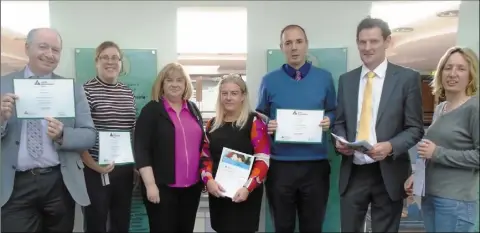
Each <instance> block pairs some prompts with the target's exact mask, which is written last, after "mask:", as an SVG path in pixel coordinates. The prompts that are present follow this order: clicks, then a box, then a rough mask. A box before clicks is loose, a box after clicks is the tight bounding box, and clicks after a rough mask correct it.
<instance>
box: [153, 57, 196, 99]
mask: <svg viewBox="0 0 480 233" xmlns="http://www.w3.org/2000/svg"><path fill="white" fill-rule="evenodd" d="M175 72H178V73H180V74H181V75H182V76H183V78H184V79H185V91H184V92H183V96H182V97H183V99H184V100H189V99H190V98H191V97H192V95H193V85H192V79H191V78H190V75H189V74H188V73H187V72H186V71H185V69H184V68H183V66H182V65H181V64H179V63H176V62H173V63H169V64H167V65H166V66H164V67H163V69H162V70H161V71H160V72H159V73H158V75H157V79H156V80H155V82H154V83H153V87H152V94H151V96H152V100H154V101H157V102H158V101H159V100H160V98H162V96H163V94H164V93H163V84H164V82H165V79H166V78H167V77H170V76H171V75H172V74H173V73H175Z"/></svg>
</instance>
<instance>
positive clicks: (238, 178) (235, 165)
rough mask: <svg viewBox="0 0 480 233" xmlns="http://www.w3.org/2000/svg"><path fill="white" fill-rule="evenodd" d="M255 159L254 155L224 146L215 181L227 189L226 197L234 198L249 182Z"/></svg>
mask: <svg viewBox="0 0 480 233" xmlns="http://www.w3.org/2000/svg"><path fill="white" fill-rule="evenodd" d="M254 161H255V157H254V156H252V155H249V154H245V153H242V152H238V151H235V150H232V149H228V148H225V147H224V148H223V150H222V156H221V158H220V164H219V165H218V170H217V174H216V175H215V181H216V182H217V183H218V184H220V186H222V187H223V188H224V189H225V192H224V193H223V195H224V196H225V197H229V198H233V196H235V193H237V191H238V190H239V189H240V188H242V187H243V186H244V185H245V183H247V181H248V178H249V177H250V171H251V170H252V166H253V162H254Z"/></svg>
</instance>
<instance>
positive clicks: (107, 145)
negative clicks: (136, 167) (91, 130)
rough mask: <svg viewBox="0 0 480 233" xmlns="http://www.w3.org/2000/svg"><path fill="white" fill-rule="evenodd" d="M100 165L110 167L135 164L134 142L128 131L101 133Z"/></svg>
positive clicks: (99, 136)
mask: <svg viewBox="0 0 480 233" xmlns="http://www.w3.org/2000/svg"><path fill="white" fill-rule="evenodd" d="M98 147H99V152H98V154H99V157H98V164H100V165H108V164H111V163H115V164H129V163H134V162H135V160H134V158H133V151H132V141H131V137H130V132H128V131H99V132H98Z"/></svg>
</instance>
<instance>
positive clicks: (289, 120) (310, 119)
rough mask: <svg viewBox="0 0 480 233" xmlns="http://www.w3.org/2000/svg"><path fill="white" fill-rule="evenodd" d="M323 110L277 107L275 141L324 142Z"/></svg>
mask: <svg viewBox="0 0 480 233" xmlns="http://www.w3.org/2000/svg"><path fill="white" fill-rule="evenodd" d="M323 113H324V111H323V110H291V109H277V124H278V126H277V130H276V132H275V141H276V142H281V143H322V135H323V129H322V127H320V122H321V121H322V120H323Z"/></svg>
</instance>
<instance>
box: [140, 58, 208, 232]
mask: <svg viewBox="0 0 480 233" xmlns="http://www.w3.org/2000/svg"><path fill="white" fill-rule="evenodd" d="M192 93H193V87H192V82H191V79H190V77H189V75H188V74H187V73H186V72H185V70H184V68H183V67H182V65H180V64H178V63H170V64H168V65H166V66H165V67H164V68H163V69H162V70H161V71H160V73H159V74H158V76H157V79H156V81H155V83H154V85H153V88H152V95H151V96H152V100H151V101H150V102H149V103H147V104H146V105H145V106H144V107H143V109H142V111H141V113H140V116H139V117H138V119H137V123H136V127H135V133H134V150H135V162H136V166H137V169H138V170H139V172H140V175H141V177H142V181H143V182H142V183H143V185H142V194H143V199H144V203H145V207H146V210H147V215H148V218H149V224H150V232H193V228H194V226H195V219H196V213H197V209H198V204H199V202H200V195H201V192H202V189H203V185H202V183H201V181H200V175H199V173H198V167H199V163H200V151H201V146H202V141H203V137H204V135H205V134H204V130H203V121H202V116H201V115H200V111H199V110H198V108H197V106H196V105H195V104H194V103H193V102H191V101H189V99H190V97H191V96H192Z"/></svg>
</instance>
